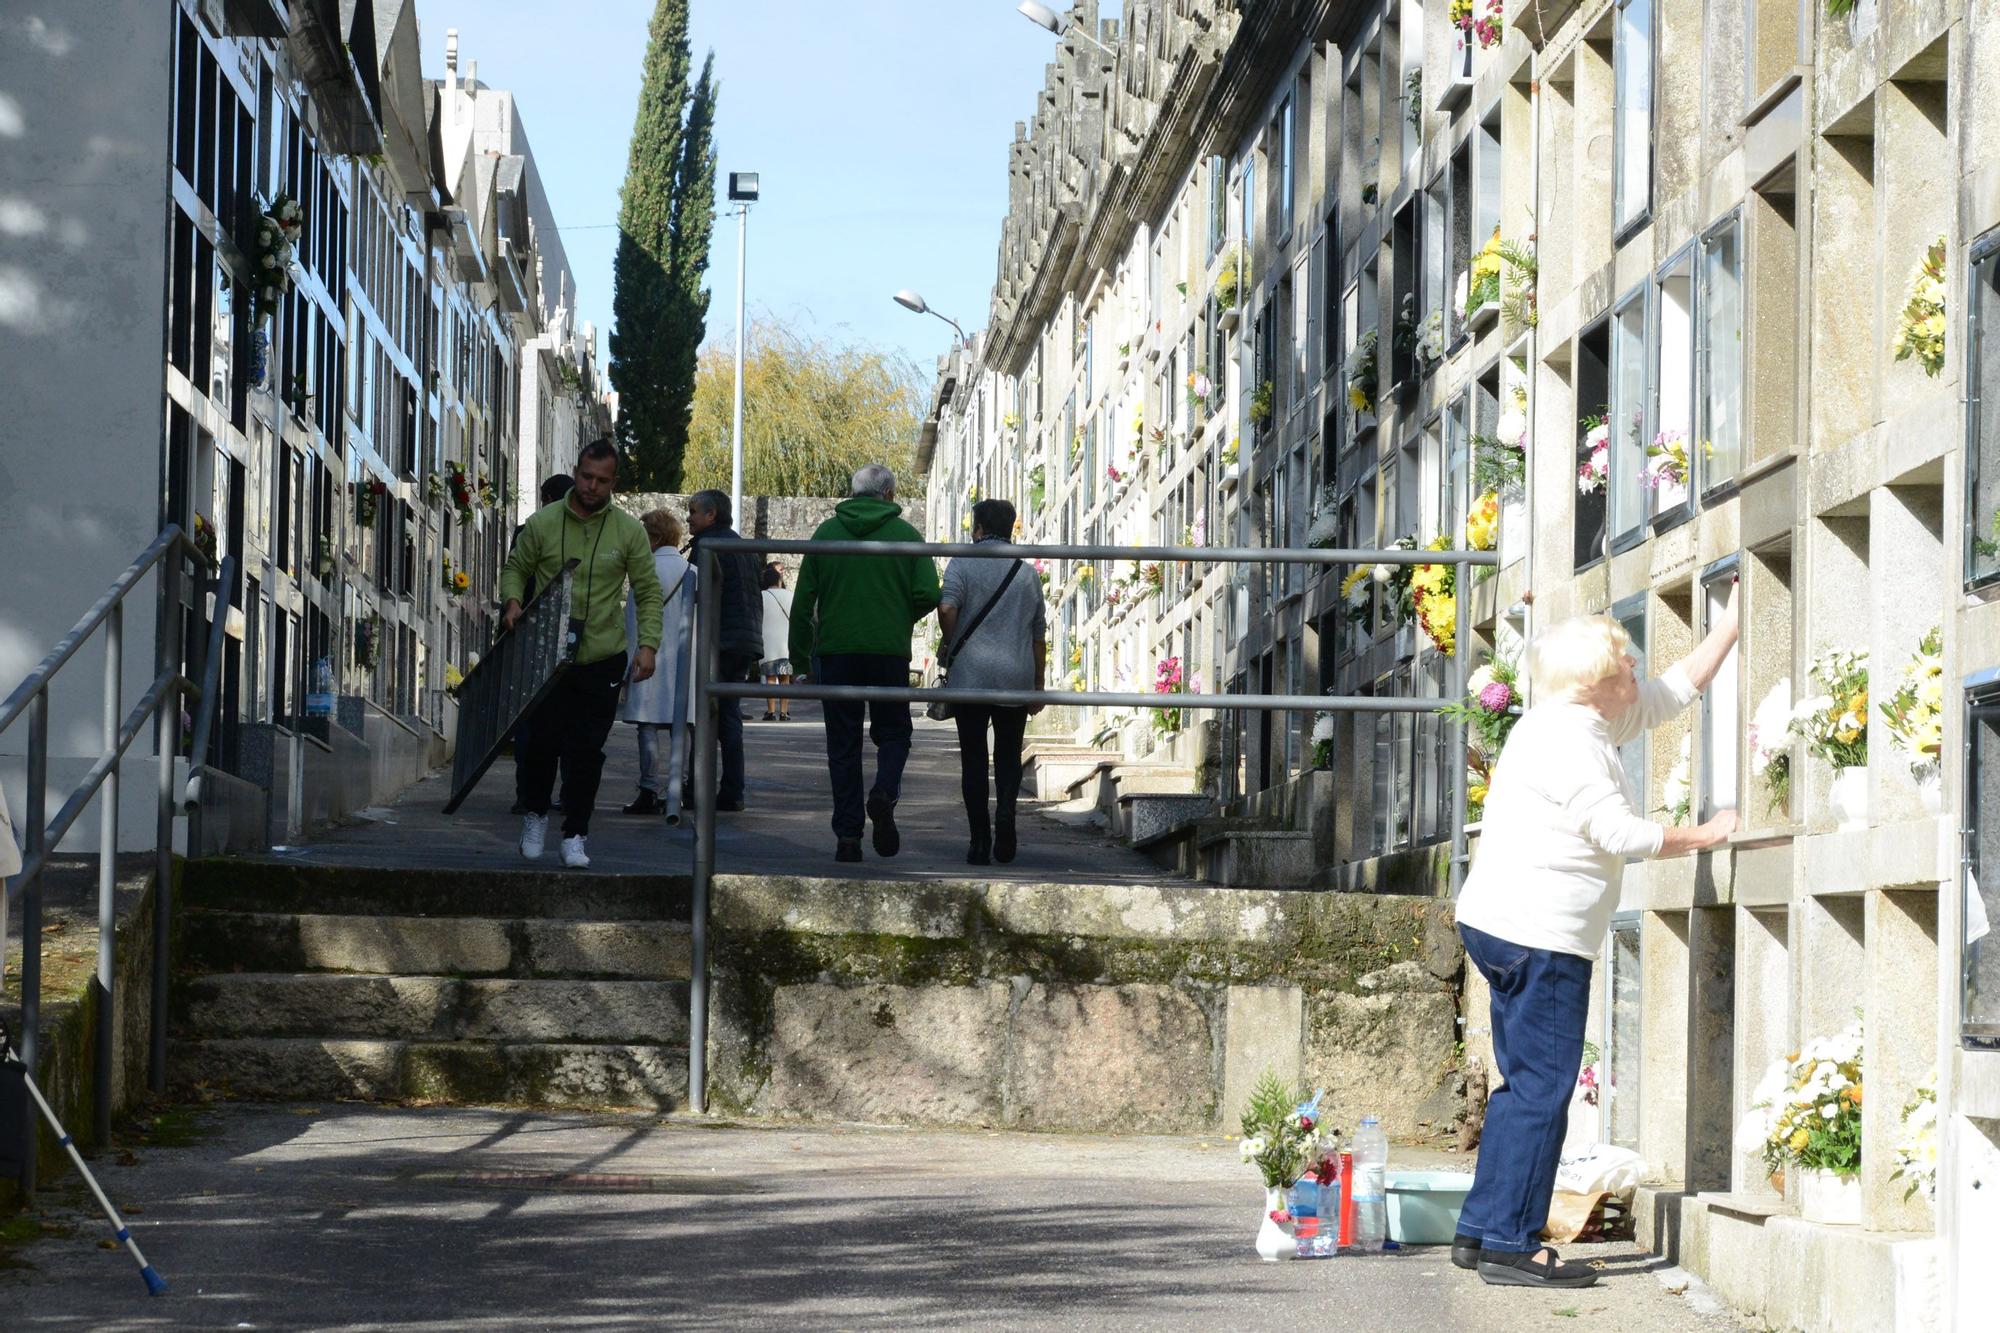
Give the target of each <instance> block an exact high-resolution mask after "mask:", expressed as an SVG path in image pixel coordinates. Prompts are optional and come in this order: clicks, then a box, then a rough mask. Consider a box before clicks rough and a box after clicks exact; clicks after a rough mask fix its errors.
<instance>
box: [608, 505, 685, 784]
mask: <svg viewBox="0 0 2000 1333" xmlns="http://www.w3.org/2000/svg"><path fill="white" fill-rule="evenodd" d="M639 521H640V522H641V523H643V524H644V525H645V527H646V537H647V539H648V540H649V541H651V542H652V544H653V570H654V572H655V573H657V574H658V575H659V576H660V592H661V595H662V598H663V600H662V603H661V608H660V614H661V626H660V651H659V656H658V665H657V666H656V667H655V668H654V670H653V674H652V675H651V676H650V677H648V678H647V679H645V680H642V681H636V682H635V681H627V682H626V684H625V697H624V699H623V700H622V701H621V702H620V703H619V705H618V720H619V721H620V722H633V723H636V724H638V727H639V794H638V796H637V797H635V798H634V799H633V801H632V803H631V804H630V805H627V806H626V807H625V813H626V814H628V815H665V816H666V817H667V822H668V823H669V824H678V823H680V819H681V816H680V805H681V762H682V758H683V756H685V755H686V754H687V752H688V747H687V744H686V742H687V738H688V735H689V725H690V723H691V722H692V720H693V718H694V710H693V707H692V705H693V698H692V695H693V688H692V686H691V684H690V682H691V680H692V679H693V676H692V669H693V664H694V654H693V645H694V608H695V591H694V585H695V573H694V569H693V567H692V566H691V565H689V564H688V562H687V561H686V560H685V559H683V558H682V557H681V554H680V550H679V547H680V544H681V538H682V537H683V535H684V529H683V528H682V525H681V520H680V517H679V516H678V515H676V514H674V513H673V512H672V511H671V510H666V509H655V510H652V511H650V512H649V513H646V514H644V515H641V516H640V519H639ZM638 636H639V624H638V617H637V610H636V608H635V607H634V605H633V604H632V603H631V601H630V600H629V599H628V600H627V602H626V606H625V638H626V640H627V641H628V642H630V643H634V644H636V643H637V642H638Z"/></svg>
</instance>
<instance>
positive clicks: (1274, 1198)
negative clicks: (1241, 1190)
mask: <svg viewBox="0 0 2000 1333" xmlns="http://www.w3.org/2000/svg"><path fill="white" fill-rule="evenodd" d="M1284 1211H1285V1192H1284V1191H1283V1190H1282V1189H1267V1190H1265V1191H1264V1213H1263V1218H1264V1220H1263V1224H1262V1225H1260V1226H1259V1227H1258V1228H1257V1257H1258V1258H1259V1259H1262V1260H1263V1261H1264V1262H1266V1263H1276V1262H1277V1261H1278V1260H1280V1259H1296V1258H1298V1257H1299V1243H1298V1241H1297V1240H1295V1239H1294V1238H1293V1236H1292V1233H1291V1232H1290V1231H1288V1230H1287V1229H1286V1228H1285V1227H1283V1226H1281V1225H1279V1224H1278V1223H1277V1222H1276V1221H1275V1220H1274V1219H1273V1218H1272V1217H1271V1214H1273V1213H1282V1212H1284Z"/></svg>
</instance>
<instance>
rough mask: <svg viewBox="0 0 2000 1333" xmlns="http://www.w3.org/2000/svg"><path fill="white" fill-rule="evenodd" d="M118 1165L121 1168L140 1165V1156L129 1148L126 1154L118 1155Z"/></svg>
mask: <svg viewBox="0 0 2000 1333" xmlns="http://www.w3.org/2000/svg"><path fill="white" fill-rule="evenodd" d="M118 1165H120V1166H137V1165H139V1154H137V1153H135V1152H133V1151H132V1150H131V1149H130V1148H127V1149H126V1150H125V1151H124V1152H121V1153H119V1154H118Z"/></svg>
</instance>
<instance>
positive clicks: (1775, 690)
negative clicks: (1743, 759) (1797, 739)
mask: <svg viewBox="0 0 2000 1333" xmlns="http://www.w3.org/2000/svg"><path fill="white" fill-rule="evenodd" d="M1750 775H1751V776H1752V777H1758V778H1762V779H1763V780H1764V786H1765V788H1766V790H1767V791H1768V792H1769V794H1770V800H1769V802H1768V803H1767V804H1766V806H1765V813H1767V814H1772V815H1777V814H1782V813H1784V812H1785V811H1787V810H1789V809H1790V808H1791V804H1792V679H1791V677H1790V676H1787V677H1785V678H1784V679H1783V680H1781V681H1779V682H1778V683H1777V684H1776V685H1773V686H1772V687H1771V690H1770V693H1768V694H1766V695H1765V696H1764V702H1762V703H1760V704H1758V705H1757V711H1756V712H1755V713H1753V714H1751V717H1750Z"/></svg>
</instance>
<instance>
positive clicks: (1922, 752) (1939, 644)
mask: <svg viewBox="0 0 2000 1333" xmlns="http://www.w3.org/2000/svg"><path fill="white" fill-rule="evenodd" d="M1882 727H1883V729H1884V730H1885V731H1887V732H1888V733H1889V739H1890V740H1892V741H1894V742H1895V744H1896V748H1897V749H1899V750H1901V751H1902V752H1903V753H1904V754H1905V755H1906V756H1907V757H1908V758H1909V761H1910V771H1911V772H1912V773H1914V774H1915V775H1916V776H1917V778H1918V780H1919V781H1923V780H1926V779H1930V778H1935V777H1936V776H1937V773H1938V765H1939V761H1940V759H1941V758H1942V756H1943V754H1944V638H1943V635H1942V634H1941V632H1940V628H1939V627H1938V626H1936V625H1933V626H1931V630H1930V633H1928V634H1926V635H1924V637H1923V639H1922V640H1921V641H1920V642H1919V643H1918V644H1917V651H1916V653H1915V655H1914V656H1912V657H1911V658H1910V660H1909V661H1908V662H1906V663H1905V664H1904V665H1903V669H1902V671H1901V673H1899V675H1898V676H1897V678H1896V691H1895V693H1894V694H1891V695H1890V696H1889V698H1888V701H1887V702H1885V703H1884V704H1883V705H1882Z"/></svg>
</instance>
